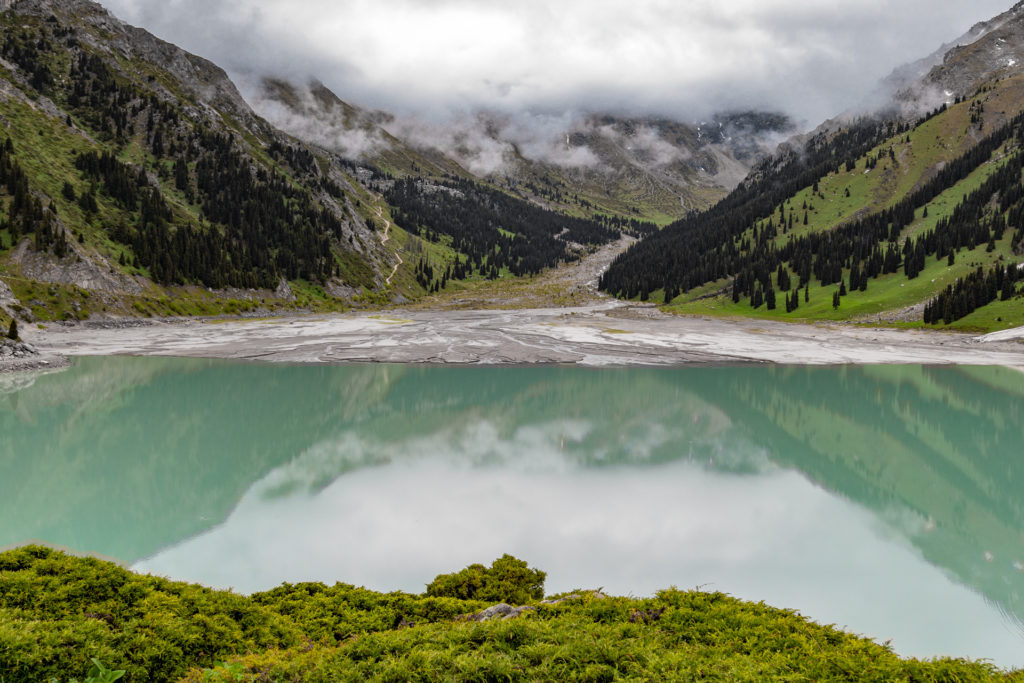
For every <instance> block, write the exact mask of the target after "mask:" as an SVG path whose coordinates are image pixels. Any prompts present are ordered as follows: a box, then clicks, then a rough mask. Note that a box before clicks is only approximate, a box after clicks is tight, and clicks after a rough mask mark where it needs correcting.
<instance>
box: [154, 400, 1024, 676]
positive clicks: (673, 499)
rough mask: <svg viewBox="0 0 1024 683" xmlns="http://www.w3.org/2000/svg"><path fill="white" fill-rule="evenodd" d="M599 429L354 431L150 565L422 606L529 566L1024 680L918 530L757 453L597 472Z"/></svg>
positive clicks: (987, 617)
mask: <svg viewBox="0 0 1024 683" xmlns="http://www.w3.org/2000/svg"><path fill="white" fill-rule="evenodd" d="M592 428H593V425H590V424H588V423H587V422H586V421H582V420H567V421H566V420H555V421H551V422H547V423H539V424H531V425H524V426H520V427H519V428H517V429H515V430H514V431H512V432H511V433H510V434H508V435H504V436H503V435H502V434H500V433H499V430H498V429H497V428H496V427H495V426H494V425H493V424H491V423H489V422H487V421H486V420H479V421H476V422H474V423H472V424H469V425H464V426H462V427H459V428H451V427H441V428H439V429H438V430H437V431H436V432H434V433H433V434H430V435H427V436H418V437H412V438H409V439H407V440H391V441H383V440H378V439H374V438H371V437H367V436H361V435H359V434H358V433H357V432H352V431H348V432H345V433H343V434H342V435H341V436H339V437H338V438H337V439H330V440H325V441H323V442H321V443H319V444H317V445H316V446H314V447H312V448H310V449H308V450H307V451H306V453H305V454H303V455H302V456H300V457H299V458H296V459H295V460H294V461H293V462H291V463H289V464H288V465H286V466H284V467H281V468H278V469H277V470H275V471H273V472H271V473H270V474H269V475H267V476H266V477H264V478H263V479H262V480H261V481H259V482H258V483H257V484H255V485H254V486H253V487H252V488H251V489H250V490H249V492H248V493H247V494H246V495H245V497H244V498H243V499H242V500H241V502H240V503H239V505H238V506H237V508H236V509H235V511H234V512H233V514H232V515H231V516H230V517H229V519H228V520H227V521H226V522H225V523H224V524H223V525H221V526H219V527H217V528H215V529H213V530H211V531H209V532H207V533H205V534H202V535H200V536H198V537H196V538H193V539H190V540H188V541H185V542H184V543H181V544H179V545H177V546H174V547H172V548H170V549H167V550H165V551H163V552H161V553H159V554H157V555H156V556H155V557H152V558H150V559H148V560H145V561H143V562H140V563H138V564H137V565H136V567H135V568H136V569H139V570H143V571H148V572H154V573H158V574H166V575H170V576H187V577H189V578H191V579H193V580H199V581H202V582H204V583H208V584H211V585H217V586H232V587H234V588H235V589H237V590H241V591H245V592H250V591H254V590H261V589H265V588H269V587H271V586H274V585H276V584H278V583H280V582H281V581H292V582H298V581H306V580H320V581H324V582H326V583H333V582H334V581H336V580H343V581H345V582H350V583H354V584H357V585H365V586H367V587H369V588H374V589H378V590H395V589H402V590H407V591H411V592H420V591H422V590H423V587H424V585H425V584H426V583H427V582H429V581H430V580H431V579H432V578H433V577H434V576H435V575H436V574H438V573H440V572H446V571H452V570H455V569H458V568H461V567H462V566H465V565H467V564H470V563H472V562H489V561H490V560H491V559H493V558H494V557H497V556H499V555H501V554H502V553H504V552H510V553H513V554H515V555H517V556H519V557H522V558H525V559H527V560H528V561H529V562H530V563H531V564H532V565H534V566H537V567H540V568H542V569H545V570H546V571H547V572H548V583H547V589H548V591H549V592H556V591H562V590H570V589H573V588H577V587H598V586H602V587H604V589H605V590H606V591H609V592H611V593H614V594H636V595H648V594H651V593H653V592H654V591H656V590H658V589H660V588H666V587H669V586H672V585H676V586H679V587H682V588H691V587H695V586H704V587H705V588H706V589H707V590H719V591H723V592H726V593H730V594H733V595H736V596H739V597H743V598H749V599H755V600H765V601H766V602H767V603H769V604H773V605H778V606H786V607H791V608H795V609H799V610H800V611H802V612H803V613H805V614H808V615H812V616H813V618H815V619H816V620H818V621H821V622H825V623H829V622H834V623H836V624H838V625H839V626H843V627H845V628H847V629H849V630H853V631H855V632H861V633H865V634H866V635H870V636H872V637H875V638H877V639H880V640H886V639H890V638H891V639H893V641H894V646H895V648H896V649H897V651H899V652H901V653H904V654H910V655H918V656H933V655H941V654H952V655H961V656H962V655H965V654H966V655H969V656H972V657H991V658H993V659H994V660H995V661H998V662H999V663H1000V664H1002V665H1011V664H1012V665H1018V666H1019V665H1021V664H1024V658H1022V657H1021V655H1020V651H1021V647H1020V645H1021V641H1020V635H1019V634H1014V633H1013V632H1012V631H1011V630H1010V629H1009V628H1007V620H1006V619H1005V617H1004V616H1003V615H1002V614H1000V611H999V610H998V609H997V608H994V607H992V606H991V605H989V604H988V603H986V601H985V600H984V599H982V598H981V597H980V596H978V595H977V594H975V593H974V592H972V591H970V590H969V589H967V588H965V587H963V586H961V585H958V584H956V583H955V582H954V581H953V580H952V579H951V578H950V577H948V576H947V575H945V574H944V573H943V572H942V571H941V570H939V569H937V568H935V567H933V566H932V565H930V564H929V563H928V562H926V561H925V560H924V559H923V558H922V557H921V555H920V553H919V552H918V551H917V550H916V549H914V548H913V547H912V546H911V545H910V544H909V543H908V542H907V540H905V535H904V533H903V532H900V530H898V529H896V528H895V527H890V526H887V525H886V523H885V522H883V521H882V520H881V518H880V517H878V516H876V515H875V514H872V513H871V512H870V511H868V510H866V509H863V508H861V507H859V506H857V505H855V504H853V503H851V502H849V501H846V500H844V499H842V498H839V497H837V496H835V495H833V494H830V493H828V492H826V491H824V490H823V489H821V488H818V487H817V486H814V485H813V484H812V483H810V482H809V481H808V480H807V479H806V478H804V476H802V475H801V474H799V473H797V472H794V471H787V470H782V469H779V468H777V467H773V466H771V465H769V464H768V461H767V460H766V459H765V458H764V454H763V453H760V452H758V451H757V450H756V449H754V448H753V447H751V450H750V452H749V453H748V454H747V455H748V456H749V460H750V462H751V463H757V464H758V465H759V466H758V467H757V468H752V469H753V470H754V471H756V472H757V473H756V474H752V473H751V470H750V469H748V470H747V471H746V473H744V474H736V473H728V472H721V471H714V470H712V469H709V468H708V467H706V466H705V465H706V463H704V464H701V463H697V462H692V461H685V460H682V461H679V460H677V461H675V462H669V463H667V464H652V465H650V466H648V467H636V466H631V465H624V464H618V465H609V466H604V467H594V466H592V463H590V464H587V463H583V462H581V461H580V459H579V458H578V457H577V455H578V454H577V453H575V452H574V449H573V447H572V446H573V445H574V444H576V445H578V444H580V443H582V442H584V441H585V440H586V437H587V435H588V434H589V433H590V431H591V429H592ZM671 432H672V429H671V428H670V427H663V428H662V429H661V430H659V429H652V430H651V434H659V433H661V434H663V435H665V434H669V433H671ZM665 438H668V437H665ZM658 440H660V438H659V439H658ZM658 445H659V446H664V445H665V444H664V443H659V444H658ZM642 456H643V451H642V450H641V452H640V453H639V454H638V458H639V459H641V460H642V459H643V457H642ZM339 475H340V476H339ZM906 516H907V515H906V514H903V515H902V517H906ZM891 517H892V518H893V519H900V518H901V513H899V512H898V511H894V512H893V513H892V515H891ZM904 523H906V521H905V520H904V522H903V523H901V524H900V526H901V527H902V526H903V524H904ZM904 531H905V530H904ZM937 595H941V596H942V599H941V600H936V599H935V596H937ZM951 615H953V616H954V618H953V619H951Z"/></svg>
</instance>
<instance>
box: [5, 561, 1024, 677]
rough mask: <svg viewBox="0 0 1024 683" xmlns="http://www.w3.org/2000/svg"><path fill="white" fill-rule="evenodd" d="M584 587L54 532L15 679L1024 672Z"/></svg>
mask: <svg viewBox="0 0 1024 683" xmlns="http://www.w3.org/2000/svg"><path fill="white" fill-rule="evenodd" d="M580 595H581V596H582V597H579V598H572V599H569V600H566V601H564V602H561V603H559V604H557V605H542V604H539V603H538V604H537V605H536V609H535V610H533V611H529V612H526V613H524V614H523V615H522V616H519V617H517V618H515V619H509V620H496V621H486V622H474V621H470V620H467V619H465V618H460V617H461V616H462V615H465V614H471V613H475V612H479V611H480V610H482V609H484V608H485V607H487V606H489V603H488V602H483V601H478V600H460V599H455V598H446V597H426V596H419V595H412V594H408V593H398V592H396V593H377V592H374V591H370V590H366V589H363V588H356V587H353V586H350V585H346V584H340V583H339V584H335V585H334V586H330V587H329V586H325V585H323V584H319V583H308V584H296V585H290V584H284V585H282V586H280V587H278V588H275V589H273V590H271V591H267V592H264V593H256V594H254V595H252V596H242V595H238V594H235V593H232V592H230V591H220V590H212V589H209V588H204V587H201V586H197V585H191V584H186V583H180V582H175V581H169V580H167V579H163V578H158V577H153V576H143V575H138V574H134V573H132V572H130V571H128V570H126V569H123V568H121V567H119V566H117V565H116V564H113V563H110V562H104V561H101V560H97V559H92V558H78V557H72V556H69V555H66V554H64V553H61V552H58V551H54V550H51V549H48V548H43V547H39V546H27V547H23V548H19V549H17V550H12V551H8V552H5V553H0V681H3V682H4V683H8V682H13V681H50V680H54V679H56V680H58V681H70V680H72V679H81V678H82V677H84V676H85V675H86V672H88V671H89V670H90V668H91V667H93V662H92V659H93V658H95V659H96V660H98V661H100V662H102V663H103V665H105V666H106V667H107V668H109V669H111V670H124V671H125V675H124V677H123V678H122V679H121V680H123V681H174V680H186V681H364V680H379V681H435V680H436V681H519V680H526V681H533V680H536V681H577V680H578V681H613V680H632V681H662V680H697V679H711V680H800V681H804V680H806V681H811V680H835V679H841V680H867V681H894V680H896V681H981V680H1016V681H1024V672H1020V671H1018V672H1003V671H1000V670H998V669H997V668H996V667H994V666H992V665H991V664H989V663H986V662H971V661H966V660H959V659H939V660H934V661H919V660H914V659H902V658H900V657H899V656H897V655H896V654H895V653H893V652H892V650H891V649H890V648H888V647H887V646H885V645H880V644H877V643H874V642H872V641H870V640H868V639H866V638H860V637H857V636H854V635H851V634H848V633H844V632H842V631H839V630H837V629H835V628H833V627H830V626H820V625H818V624H815V623H813V622H811V621H809V620H807V619H806V618H804V617H802V616H800V615H799V614H797V613H796V612H794V611H792V610H784V609H776V608H773V607H768V606H766V605H764V604H761V603H759V604H754V603H749V602H743V601H740V600H737V599H735V598H732V597H729V596H727V595H723V594H721V593H706V592H701V591H681V590H677V589H674V588H672V589H667V590H664V591H661V592H659V593H658V594H657V595H656V596H655V597H653V598H647V599H634V598H618V597H601V596H599V595H595V594H593V593H592V592H584V591H581V592H580Z"/></svg>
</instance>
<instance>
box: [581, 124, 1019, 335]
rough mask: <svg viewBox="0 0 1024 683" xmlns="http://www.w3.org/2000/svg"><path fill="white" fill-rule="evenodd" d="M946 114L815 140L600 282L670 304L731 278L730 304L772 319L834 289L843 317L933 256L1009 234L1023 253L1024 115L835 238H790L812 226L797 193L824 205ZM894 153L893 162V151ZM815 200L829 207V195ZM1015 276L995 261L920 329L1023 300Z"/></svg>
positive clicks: (960, 286) (833, 232) (937, 305)
mask: <svg viewBox="0 0 1024 683" xmlns="http://www.w3.org/2000/svg"><path fill="white" fill-rule="evenodd" d="M945 111H946V107H945V106H943V107H941V108H940V109H938V110H936V111H934V112H933V113H932V114H931V115H929V116H928V117H925V118H924V119H922V120H921V121H918V122H917V123H916V124H914V126H910V125H909V124H906V123H899V122H897V121H895V120H885V119H877V120H863V121H861V122H859V123H858V124H856V125H855V126H852V127H851V128H849V129H848V130H845V131H842V132H840V133H839V134H837V135H834V136H831V137H828V136H827V135H825V134H821V135H819V136H818V137H817V138H812V139H811V140H810V141H809V142H808V144H807V147H806V150H805V152H806V153H805V154H795V155H792V156H791V157H790V158H789V160H788V161H786V162H785V163H781V164H780V163H779V160H778V158H773V159H771V160H769V161H770V163H771V165H763V166H762V168H761V169H759V172H755V173H754V174H752V175H751V177H750V178H749V179H748V181H747V182H745V183H744V184H743V185H741V187H740V188H738V189H737V190H736V191H735V192H733V193H732V194H731V195H730V196H729V197H727V198H726V199H724V200H722V201H721V202H720V203H719V204H718V205H716V206H715V207H713V208H712V209H710V210H708V211H707V212H704V213H702V214H697V215H694V216H692V217H689V218H686V219H684V220H682V221H679V222H677V223H675V224H672V225H670V226H668V227H667V228H665V230H663V231H662V232H661V233H659V234H656V235H654V236H651V237H649V238H647V239H645V240H643V241H642V242H640V243H638V244H637V245H635V246H634V247H633V248H632V249H630V250H629V252H627V253H626V254H624V255H622V256H621V257H620V258H619V259H618V260H617V261H616V262H615V263H614V264H613V265H612V266H611V268H610V269H609V270H608V272H607V273H606V274H605V275H604V276H603V277H602V280H601V287H602V288H603V289H605V290H606V291H609V292H610V293H612V294H615V295H617V296H620V297H624V298H639V299H641V300H647V299H648V298H650V295H651V293H652V292H655V291H661V292H663V293H664V300H665V301H666V302H668V301H671V300H672V299H674V298H676V297H677V296H678V295H679V294H682V293H686V292H688V291H690V290H693V289H695V288H698V287H701V286H703V285H706V284H708V283H713V282H717V281H724V282H726V283H727V284H726V287H727V290H728V293H729V294H730V295H731V298H732V301H733V302H734V303H739V302H742V301H746V302H748V303H749V305H750V306H751V307H752V308H754V309H757V308H760V307H761V306H765V307H766V308H767V309H769V310H771V309H776V308H782V307H783V306H784V308H785V310H786V312H787V313H793V312H795V311H798V309H799V308H800V304H801V302H806V301H808V300H809V299H810V297H811V295H812V294H813V292H814V290H816V289H820V288H823V287H824V288H828V289H829V294H830V295H831V297H832V302H833V306H834V307H836V308H838V307H839V306H841V305H842V299H843V297H845V296H846V295H847V294H848V293H850V292H854V291H860V292H863V291H866V290H867V289H868V288H869V286H870V282H871V281H872V280H874V279H877V278H879V277H882V276H886V275H890V274H896V273H902V274H903V276H904V277H905V278H907V279H908V280H912V279H914V278H917V277H918V276H919V274H920V273H921V271H922V270H923V269H924V268H925V266H926V262H927V261H928V259H937V260H940V261H945V262H947V263H948V264H949V265H953V264H954V263H955V259H956V253H957V252H958V251H960V250H973V249H975V248H976V247H977V246H978V245H981V244H985V245H988V250H989V251H990V252H991V251H993V250H994V249H995V243H996V242H997V241H998V240H1003V239H1004V236H1006V235H1012V238H1011V245H1012V249H1013V252H1014V253H1020V252H1021V250H1022V247H1024V227H1022V226H1024V223H1022V221H1021V218H1022V217H1024V201H1022V200H1024V183H1022V180H1021V174H1022V169H1024V152H1022V147H1024V117H1022V116H1021V115H1018V116H1016V117H1015V118H1012V119H1011V120H1009V121H1008V122H1006V123H1005V124H1004V125H1002V126H1000V127H998V128H997V129H996V130H995V131H994V132H992V133H991V134H989V135H987V136H986V137H984V138H983V139H982V140H980V141H979V142H978V144H976V145H974V146H973V147H971V148H970V149H969V150H968V151H966V152H964V153H963V154H962V155H960V156H959V157H957V158H955V159H953V160H951V161H950V162H948V163H945V164H944V165H942V166H941V168H939V169H938V170H937V171H936V172H935V173H934V174H932V175H931V176H930V177H929V178H928V179H927V180H926V181H924V182H922V183H920V184H919V185H918V186H917V187H916V188H915V189H914V190H913V191H912V192H911V193H909V194H907V195H906V196H904V197H902V198H901V199H899V200H898V201H895V202H894V203H892V204H891V205H890V206H888V207H886V208H883V209H882V210H879V211H876V212H874V213H869V214H868V215H863V214H862V215H860V216H858V217H856V218H854V219H853V220H849V221H847V222H845V223H842V224H840V225H838V226H837V227H835V228H833V229H830V230H826V231H814V232H807V233H804V234H789V233H793V232H795V231H794V226H796V227H797V228H799V227H800V225H801V223H803V225H806V224H807V213H808V208H809V207H808V205H807V203H806V201H805V202H804V204H803V205H802V206H798V205H793V204H791V203H789V200H790V198H791V197H792V196H793V195H795V194H796V193H797V192H798V191H799V190H801V189H803V188H806V187H808V186H810V187H811V195H810V196H811V197H812V198H814V199H818V198H819V197H818V195H819V190H818V183H819V180H821V179H823V178H824V177H825V176H827V175H828V174H830V173H834V174H838V173H840V172H848V171H850V170H851V169H853V168H855V166H856V164H857V162H858V160H859V159H860V158H861V157H864V156H865V155H866V154H867V153H868V152H869V151H870V150H871V149H872V148H874V147H877V146H880V145H883V144H884V143H885V141H886V140H893V139H896V140H899V141H901V142H904V141H909V135H908V132H909V131H910V130H912V129H913V128H914V127H917V126H920V125H921V124H923V123H924V122H926V121H927V120H929V119H930V118H932V117H934V116H938V115H941V114H943V113H944V112H945ZM972 123H973V121H972ZM904 136H906V138H905V140H904ZM888 150H889V151H888V155H889V156H891V157H892V163H893V164H894V165H895V154H894V153H893V152H892V146H891V145H890V146H889V148H888ZM879 156H882V155H881V154H879V155H878V156H870V155H869V156H868V158H867V161H866V162H865V172H867V171H869V170H871V169H874V168H875V167H876V166H877V164H878V157H879ZM994 164H996V165H997V166H996V167H997V168H998V170H995V171H992V172H988V173H987V176H986V178H985V180H984V182H983V183H981V185H980V187H978V188H977V189H975V190H973V191H971V192H969V193H967V194H966V195H965V196H964V197H963V198H962V200H961V201H960V202H959V203H958V204H957V205H956V207H955V208H954V209H953V211H952V212H951V213H950V214H949V215H947V216H943V217H941V218H940V219H939V220H938V221H937V222H936V224H935V226H934V227H933V228H930V229H927V230H923V231H922V230H909V229H908V228H909V227H910V226H911V225H912V224H913V223H914V221H915V218H917V217H920V216H922V215H923V216H925V217H927V207H928V204H929V203H930V202H932V201H933V200H934V199H936V197H938V196H939V195H940V194H942V193H943V192H945V191H946V190H948V189H949V188H951V187H954V186H955V185H957V184H958V183H960V182H962V181H964V180H965V179H966V178H967V177H968V176H970V175H971V174H972V173H975V172H978V171H979V169H981V168H983V167H992V166H993V165H994ZM847 192H848V190H847ZM847 196H849V195H848V194H847ZM820 199H821V200H824V199H825V197H824V195H823V194H821V196H820ZM933 262H934V261H933ZM1017 273H1018V269H1017V266H1016V264H1015V263H1012V264H1011V263H1006V264H999V265H998V266H994V267H992V268H991V272H990V273H989V274H988V275H985V276H983V275H980V274H971V275H970V276H969V277H967V278H966V279H964V281H962V282H957V283H955V284H952V285H949V286H948V287H947V288H946V289H945V290H944V291H942V292H941V293H940V294H939V295H938V297H936V298H935V299H934V300H933V301H931V302H930V303H929V304H928V306H927V307H926V310H925V313H924V316H923V317H924V322H927V323H938V322H943V323H946V324H948V323H950V322H952V321H954V320H958V319H960V318H962V317H964V316H966V315H968V314H970V313H971V312H972V311H974V310H976V309H977V308H980V307H982V306H984V305H985V304H987V303H989V302H991V301H994V300H997V299H1000V300H1004V301H1005V300H1007V299H1010V298H1012V297H1014V296H1016V295H1017V291H1016V283H1017V279H1018V275H1017ZM982 281H983V282H982ZM993 287H994V288H995V289H994V291H992V290H993ZM982 290H984V291H982ZM819 296H820V295H819Z"/></svg>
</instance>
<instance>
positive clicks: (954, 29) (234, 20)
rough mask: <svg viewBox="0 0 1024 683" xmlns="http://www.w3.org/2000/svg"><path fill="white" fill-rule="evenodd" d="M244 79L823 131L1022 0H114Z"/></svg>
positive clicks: (125, 12)
mask: <svg viewBox="0 0 1024 683" xmlns="http://www.w3.org/2000/svg"><path fill="white" fill-rule="evenodd" d="M101 2H103V4H104V5H106V6H107V7H108V9H110V10H111V11H112V12H113V13H114V14H116V15H117V16H119V17H121V18H122V19H124V20H126V21H128V22H130V23H132V24H136V25H139V26H143V27H145V28H147V29H149V30H150V31H151V32H153V33H155V34H156V35H157V36H159V37H161V38H164V39H165V40H169V41H171V42H173V43H176V44H178V45H180V46H182V47H184V48H186V49H188V50H190V51H192V52H195V53H197V54H200V55H202V56H204V57H207V58H209V59H211V60H213V61H215V62H217V63H218V64H220V65H221V66H223V67H224V68H226V69H227V70H228V71H229V72H230V73H231V74H232V75H233V76H236V77H241V76H242V75H244V74H245V73H246V72H248V73H249V74H254V73H255V74H262V73H268V74H274V75H279V76H288V77H293V78H301V79H307V78H309V77H315V78H318V79H319V80H321V81H323V82H324V83H325V84H326V85H327V86H328V87H330V88H331V89H332V90H334V91H335V92H336V93H337V94H338V95H339V96H340V97H341V98H342V99H346V100H349V101H351V102H353V103H355V104H362V105H364V106H369V107H380V108H385V109H391V110H398V111H402V112H404V113H416V114H419V115H421V116H434V117H438V116H442V115H444V114H446V113H450V112H452V111H463V112H464V111H471V110H475V109H479V108H487V109H494V110H499V111H504V112H516V111H521V110H526V109H528V110H534V111H537V110H540V111H562V110H572V111H613V112H615V113H633V114H661V115H670V116H674V117H677V118H680V119H682V120H695V119H698V118H700V117H704V116H707V115H708V114H709V113H711V112H713V111H715V110H721V109H725V108H741V107H742V108H746V107H764V108H772V109H777V110H782V111H785V112H786V113H789V114H790V115H792V116H794V118H796V119H798V120H802V121H805V122H806V123H807V124H809V125H811V126H813V125H816V124H817V123H819V122H820V121H821V120H823V119H825V118H827V117H829V116H832V115H835V114H837V113H839V112H841V111H843V110H845V109H847V108H849V107H853V106H856V105H857V104H858V103H859V102H860V101H861V100H862V98H863V97H864V96H865V95H866V93H868V92H869V91H870V90H871V89H872V88H873V86H874V85H875V84H876V83H877V82H878V81H879V79H881V78H883V77H885V76H886V75H887V74H888V73H889V72H890V71H891V70H892V69H893V68H894V67H896V66H898V65H900V64H903V63H906V62H909V61H913V60H915V59H918V58H920V57H924V56H925V55H927V54H929V53H931V52H933V51H934V50H935V49H937V48H938V47H939V46H940V45H941V44H942V43H944V42H948V41H951V40H954V39H955V38H957V37H959V36H960V35H961V34H963V33H964V32H966V31H967V30H968V29H969V28H970V27H971V26H972V25H973V24H974V23H976V22H978V21H982V20H986V19H989V18H991V17H993V16H995V15H996V14H999V13H1000V12H1002V11H1005V10H1006V9H1008V8H1009V7H1010V5H1011V4H1012V0H972V2H964V1H963V0H515V1H514V2H509V1H508V0H505V1H502V2H498V1H496V0H340V1H339V0H301V1H299V2H296V1H295V0H160V1H154V0H101Z"/></svg>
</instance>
